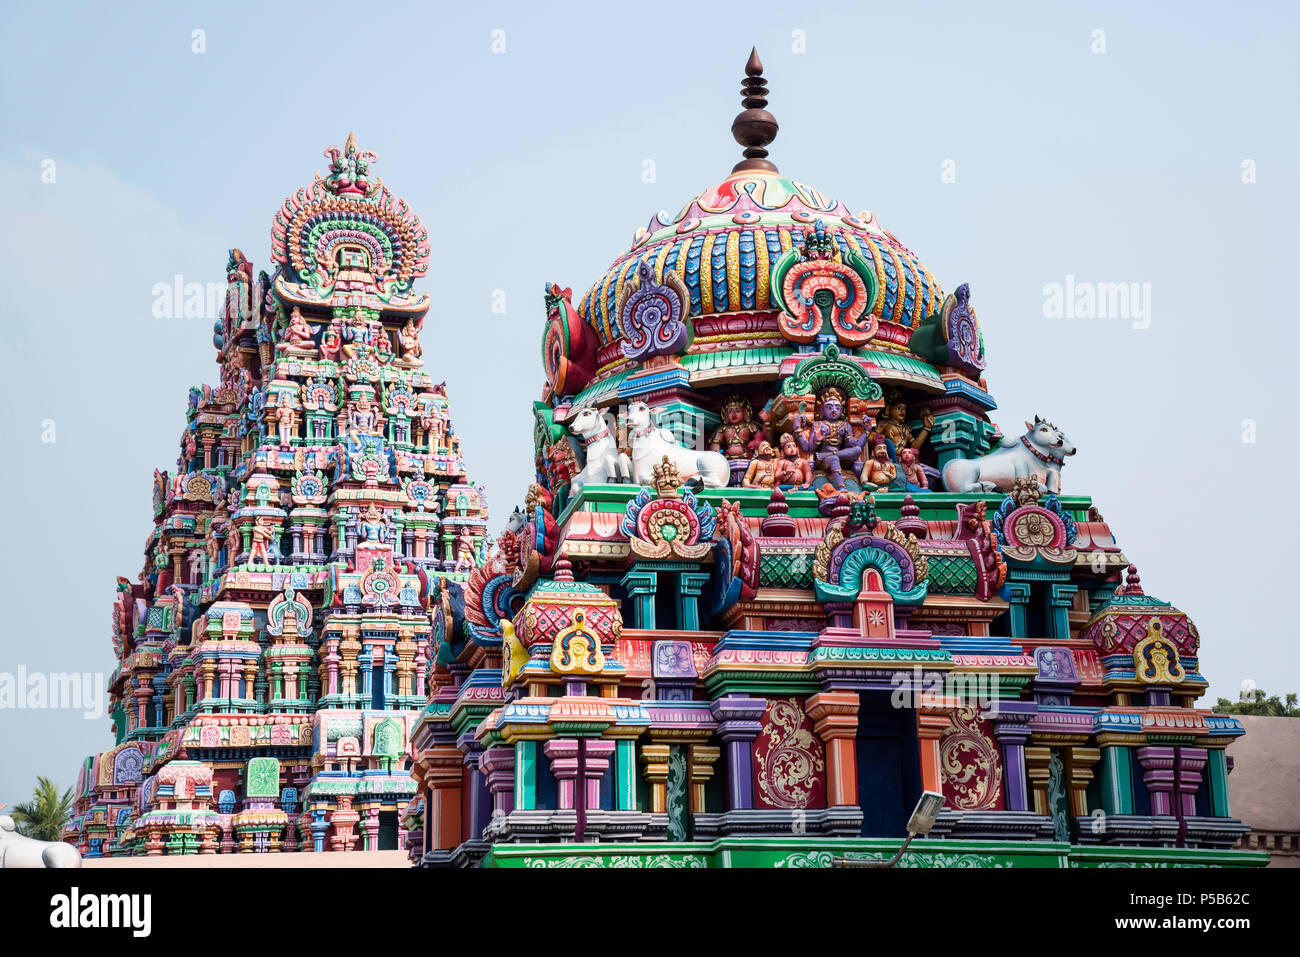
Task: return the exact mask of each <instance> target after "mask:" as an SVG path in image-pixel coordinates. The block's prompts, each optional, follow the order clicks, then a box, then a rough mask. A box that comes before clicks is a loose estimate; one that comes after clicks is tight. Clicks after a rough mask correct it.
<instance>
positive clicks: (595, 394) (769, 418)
mask: <svg viewBox="0 0 1300 957" xmlns="http://www.w3.org/2000/svg"><path fill="white" fill-rule="evenodd" d="M741 97H742V102H741V106H742V109H741V112H740V113H739V115H738V116H736V118H735V120H734V122H733V124H732V134H733V136H734V138H735V140H736V142H737V143H738V144H739V145H740V146H741V147H742V152H741V157H740V160H739V162H737V163H736V165H735V166H734V168H733V169H732V171H731V172H730V174H729V175H727V176H725V178H723V179H722V180H721V182H719V183H718V184H717V185H715V186H711V187H709V188H707V189H705V190H704V191H702V192H700V193H699V194H698V195H696V196H695V197H694V198H693V199H691V200H690V201H689V202H687V203H686V204H685V205H684V206H683V207H682V208H681V209H680V211H679V212H677V213H676V215H669V214H668V213H659V214H658V215H656V216H654V217H653V218H651V220H650V221H649V223H648V224H647V225H646V226H644V227H643V228H640V229H638V230H637V231H636V233H635V235H634V237H633V239H632V243H631V246H630V247H629V248H628V249H626V250H625V251H623V252H622V253H620V254H619V255H618V256H617V258H615V259H614V261H613V264H612V265H611V266H610V267H609V268H608V269H607V270H606V271H605V272H604V273H603V274H602V275H600V276H598V277H597V278H596V279H595V281H594V282H593V283H592V284H591V285H590V287H589V288H587V289H586V291H585V292H583V293H581V294H579V295H577V296H575V295H574V292H573V288H574V287H572V286H569V285H566V284H565V283H563V282H555V283H548V284H547V285H546V287H545V290H544V294H543V303H542V305H543V311H542V313H541V314H540V315H539V317H538V324H539V326H540V327H541V329H540V339H541V345H542V367H543V370H542V371H543V377H542V382H541V383H540V387H539V391H538V393H536V395H538V398H537V400H536V401H534V402H533V403H532V408H531V410H526V409H519V410H518V414H520V415H526V414H531V421H532V425H533V438H534V443H533V448H532V450H531V456H532V461H533V465H534V467H535V481H534V482H533V483H532V484H531V485H530V487H529V488H528V489H527V490H526V491H525V494H524V495H523V497H522V499H521V500H519V501H518V503H517V505H514V506H513V511H512V512H510V513H509V514H508V515H507V514H503V513H502V512H501V511H500V510H498V512H497V515H496V519H495V521H496V522H497V525H496V527H495V534H490V523H489V517H488V512H487V504H488V503H487V501H486V497H485V495H484V492H483V490H482V489H481V488H479V487H478V486H476V485H475V484H474V483H473V482H472V481H470V479H469V476H468V474H467V471H466V467H465V464H464V462H463V461H462V458H461V454H460V442H459V438H458V436H457V434H456V432H455V430H454V428H453V427H452V424H451V411H450V405H449V403H450V399H449V397H448V395H447V390H446V388H445V386H444V385H440V384H437V383H435V382H434V377H436V375H437V372H436V369H432V368H431V366H433V365H436V364H445V363H452V362H455V361H456V359H455V357H454V356H449V355H446V354H443V353H440V352H439V351H438V350H434V349H430V350H429V352H428V353H424V352H423V351H422V338H421V333H422V330H423V323H424V319H425V316H426V314H427V313H428V312H429V309H430V299H429V297H428V296H427V295H424V294H420V293H418V292H417V291H416V288H415V287H416V283H417V280H420V279H424V278H426V274H427V273H428V267H429V237H428V232H427V229H426V228H425V227H424V225H423V224H422V222H421V220H420V218H419V217H418V216H417V215H416V214H415V213H414V212H413V211H412V210H411V209H410V208H409V207H408V206H407V205H406V203H405V202H404V201H403V200H401V199H398V198H397V197H396V196H395V195H394V194H393V193H391V192H390V191H389V189H388V187H387V186H385V185H384V184H383V182H382V181H381V180H380V179H379V178H378V177H377V176H375V174H374V173H373V171H372V168H371V167H372V165H374V164H375V163H376V162H377V157H376V156H375V154H374V153H372V152H369V151H366V150H362V149H360V148H359V147H358V145H357V143H356V140H355V138H354V137H353V136H351V135H349V136H348V139H347V141H346V144H345V146H344V147H342V148H339V147H330V148H329V149H328V150H327V151H326V157H327V159H328V160H329V167H328V171H327V173H326V174H325V175H324V176H321V175H318V176H317V178H316V179H315V180H314V181H313V182H312V183H311V184H310V185H309V186H306V187H304V188H302V189H299V190H297V192H295V193H293V194H292V195H291V196H290V197H289V198H288V199H287V200H285V202H284V205H283V206H282V207H281V209H280V210H279V211H278V212H277V213H276V214H275V216H274V219H273V224H272V234H271V236H272V245H271V254H270V256H271V259H270V265H269V271H262V272H255V270H254V266H253V264H252V263H251V262H250V261H249V260H248V259H247V258H246V257H245V256H244V255H243V254H242V253H241V252H240V251H239V250H232V252H231V255H230V259H229V263H228V266H227V276H228V281H229V293H228V296H227V300H226V305H225V309H224V314H223V316H222V317H221V319H220V320H219V321H218V323H217V325H216V328H215V330H214V344H215V345H216V348H217V363H218V367H219V378H218V383H217V384H216V385H213V386H204V387H202V388H195V389H192V390H191V392H190V400H189V408H188V411H187V415H186V421H185V427H184V430H183V431H182V434H181V441H180V449H181V455H180V458H179V460H178V463H177V467H176V471H175V472H174V474H168V473H166V472H158V473H155V476H154V525H153V528H152V530H151V532H150V535H149V538H148V540H147V543H146V548H145V566H144V568H143V571H142V573H141V574H140V576H139V577H138V579H137V580H136V581H130V580H128V579H125V578H120V579H119V580H118V596H117V600H116V602H115V604H114V605H113V617H112V625H113V627H112V640H113V647H114V651H115V654H116V655H117V658H118V669H117V671H116V672H115V673H114V675H113V677H112V683H111V687H110V692H111V696H112V701H113V712H112V713H113V725H114V732H115V736H116V741H115V744H114V746H113V747H111V748H110V749H108V750H106V751H103V752H101V753H99V754H97V755H95V756H93V757H91V758H88V759H87V760H86V762H85V765H84V767H83V769H82V772H81V776H80V779H79V782H78V785H77V789H76V793H77V803H76V812H77V813H76V816H75V818H74V820H73V822H72V824H71V825H70V826H69V827H68V828H67V830H66V833H65V839H66V840H68V841H69V842H72V843H74V844H76V845H77V846H78V847H80V848H81V850H82V852H83V854H85V855H86V856H90V857H95V856H120V855H172V854H227V853H283V852H291V851H292V852H300V853H326V852H330V853H342V852H348V851H355V850H376V849H395V848H402V849H405V850H407V851H408V852H409V855H410V858H411V860H412V862H413V863H415V864H417V865H423V866H462V867H463V866H491V867H726V866H737V867H741V866H760V867H829V866H833V865H836V864H847V865H848V866H872V865H881V864H885V863H887V862H891V861H893V862H896V863H897V864H898V866H915V867H949V866H998V867H1102V866H1106V867H1110V866H1181V865H1216V866H1220V865H1223V866H1258V865H1260V864H1262V863H1264V862H1265V860H1266V856H1265V855H1261V854H1258V853H1251V852H1245V851H1239V850H1233V847H1234V845H1235V844H1236V843H1237V842H1238V840H1239V838H1240V837H1241V836H1242V835H1243V834H1244V833H1245V832H1246V831H1247V827H1246V825H1245V824H1243V823H1242V822H1241V821H1240V820H1238V819H1236V818H1234V817H1233V816H1232V814H1231V809H1230V807H1229V801H1228V788H1227V775H1228V769H1229V765H1228V761H1227V758H1226V756H1225V748H1226V746H1227V745H1228V744H1229V743H1230V742H1231V741H1232V740H1233V739H1234V738H1235V737H1237V736H1239V735H1241V734H1242V733H1243V728H1242V725H1241V723H1240V722H1239V721H1238V720H1237V719H1236V718H1234V717H1232V716H1229V715H1219V714H1214V713H1212V712H1211V711H1210V710H1209V709H1205V708H1198V707H1197V701H1198V699H1199V698H1200V697H1201V696H1202V695H1203V694H1204V692H1205V690H1206V687H1207V683H1206V681H1205V679H1204V678H1203V677H1202V676H1201V674H1200V673H1199V671H1198V654H1199V647H1200V636H1199V634H1198V633H1197V630H1196V627H1195V625H1194V624H1193V623H1192V621H1191V620H1190V619H1189V618H1188V616H1187V615H1186V614H1184V613H1183V612H1181V611H1179V610H1178V609H1177V608H1175V607H1174V606H1173V605H1171V604H1169V603H1168V602H1165V601H1162V600H1159V599H1157V598H1155V597H1152V596H1149V595H1147V594H1146V593H1145V591H1144V589H1143V587H1142V583H1141V580H1140V576H1139V575H1138V573H1137V570H1136V568H1135V567H1134V566H1133V565H1132V564H1131V563H1130V559H1129V557H1128V556H1126V555H1125V554H1124V552H1123V551H1122V550H1121V547H1120V544H1119V539H1118V538H1117V536H1116V535H1115V533H1114V532H1113V531H1112V529H1111V528H1110V527H1109V525H1108V524H1107V523H1106V521H1105V520H1104V519H1103V518H1102V516H1101V513H1100V512H1099V511H1098V508H1097V507H1096V506H1095V505H1094V503H1093V501H1092V499H1091V498H1090V497H1088V496H1087V495H1085V494H1081V493H1079V492H1077V491H1075V490H1073V489H1071V490H1070V491H1069V492H1067V491H1065V488H1066V487H1067V486H1063V481H1062V478H1063V474H1064V473H1065V472H1066V470H1067V465H1068V463H1069V460H1070V457H1071V456H1073V455H1074V454H1075V452H1076V450H1075V447H1074V446H1073V444H1072V443H1071V442H1070V440H1069V439H1068V437H1067V434H1066V431H1065V427H1064V426H1058V425H1056V424H1055V423H1053V422H1052V421H1050V420H1049V418H1047V417H1045V415H1046V414H1049V413H1050V411H1051V409H1050V405H1051V396H1050V395H1047V396H1044V397H1043V400H1042V401H1043V403H1044V407H1043V408H1042V409H1017V410H1014V411H1013V412H1010V413H1009V414H1008V415H1006V416H1003V417H1002V418H1001V424H1002V427H1001V428H1000V427H999V425H998V424H995V422H994V419H993V415H994V413H995V412H997V405H996V403H995V400H994V397H993V394H992V392H991V391H990V387H989V384H988V383H987V381H986V379H985V373H986V368H987V366H988V365H989V362H990V357H988V356H987V355H986V353H985V348H984V339H983V336H982V334H981V331H980V322H979V319H978V318H977V316H976V312H975V306H974V302H975V297H974V295H973V293H972V286H971V285H969V284H967V283H966V282H964V281H957V280H961V279H963V278H964V277H948V278H947V279H945V281H944V283H942V284H941V282H940V281H939V279H937V278H936V277H935V276H934V275H933V274H932V273H931V272H930V270H929V269H927V268H926V266H925V265H924V264H923V263H922V261H921V260H920V259H919V258H918V257H917V255H916V254H915V253H913V252H912V251H911V250H909V249H908V248H907V247H905V246H904V245H903V244H902V243H901V242H900V241H899V240H898V239H897V238H895V236H894V234H893V233H892V232H890V231H889V230H887V229H885V228H884V227H883V226H882V225H881V224H880V223H879V222H878V221H877V219H876V218H875V216H874V215H873V214H872V213H870V212H868V211H863V210H858V211H854V210H853V209H851V207H849V206H846V205H845V204H844V203H842V202H840V201H838V200H833V199H830V198H828V197H827V196H825V195H824V194H823V193H821V192H820V191H818V190H817V189H814V188H812V187H810V186H807V185H805V184H804V183H803V182H801V181H799V180H797V179H793V178H791V177H790V176H788V175H787V174H786V173H785V172H783V171H780V170H778V168H777V166H776V164H775V162H774V161H773V160H772V159H771V158H769V150H768V148H769V146H771V145H772V143H773V141H774V140H775V139H776V136H777V133H778V124H777V121H776V119H775V117H774V116H773V115H772V113H770V112H769V111H768V109H767V107H768V97H769V91H768V87H767V81H766V80H765V78H764V76H763V66H762V64H761V62H760V61H759V58H758V55H757V53H756V52H755V53H753V54H752V55H751V56H750V59H749V61H748V63H747V64H746V66H745V76H744V79H743V81H742V89H741ZM553 268H554V269H555V270H556V271H557V273H558V272H559V271H561V270H563V268H564V263H563V262H562V261H560V260H559V259H556V261H555V262H554V263H553ZM445 278H446V277H433V281H442V280H443V279H445ZM945 287H946V291H945ZM976 288H978V286H977V284H976ZM990 318H991V319H992V321H1002V320H998V319H993V318H992V317H990ZM435 335H436V332H435ZM429 341H430V337H429V336H424V344H425V345H428V344H429ZM510 347H511V346H510V345H509V344H503V345H502V346H501V348H510ZM1011 371H1012V372H1014V370H1011ZM1067 425H1068V423H1067ZM1089 453H1092V454H1099V453H1098V452H1097V451H1096V450H1084V453H1083V454H1089ZM516 454H518V455H520V456H523V455H526V454H529V453H528V452H527V451H526V450H523V449H519V450H517V453H516ZM913 836H915V837H916V839H915V840H911V838H912V837H913ZM906 841H911V843H910V844H906V843H905V842H906ZM904 848H905V853H903V854H902V856H901V857H897V858H895V855H896V854H898V853H899V852H900V851H901V850H903V849H904Z"/></svg>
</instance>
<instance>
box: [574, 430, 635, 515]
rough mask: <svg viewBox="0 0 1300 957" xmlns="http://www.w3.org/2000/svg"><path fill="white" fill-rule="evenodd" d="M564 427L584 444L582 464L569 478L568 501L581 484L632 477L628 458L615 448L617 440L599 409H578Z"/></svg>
mask: <svg viewBox="0 0 1300 957" xmlns="http://www.w3.org/2000/svg"><path fill="white" fill-rule="evenodd" d="M568 427H569V431H570V432H572V433H573V434H574V435H576V436H578V437H579V438H580V439H582V444H583V445H585V446H586V448H587V462H586V464H585V465H584V466H583V467H582V471H581V472H579V473H578V474H577V475H575V476H574V477H573V478H571V479H570V480H569V501H573V500H575V499H576V498H577V497H578V495H579V494H580V493H581V492H582V487H583V486H584V485H598V484H600V483H602V482H629V481H631V480H632V462H631V461H630V460H629V459H628V457H627V454H626V453H624V452H620V451H619V450H618V443H617V442H616V441H615V440H614V436H613V435H612V434H611V433H610V431H609V426H607V425H606V424H605V419H604V418H603V417H602V416H601V414H600V413H599V412H597V411H596V410H595V409H578V410H577V411H576V412H574V413H573V414H572V415H571V416H570V418H569V422H568Z"/></svg>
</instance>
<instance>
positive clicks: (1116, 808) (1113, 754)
mask: <svg viewBox="0 0 1300 957" xmlns="http://www.w3.org/2000/svg"><path fill="white" fill-rule="evenodd" d="M1219 753H1220V754H1222V752H1219ZM1101 809H1102V810H1103V811H1105V812H1106V813H1107V814H1132V813H1133V751H1132V749H1131V748H1127V747H1125V746H1124V745H1122V744H1109V745H1103V747H1102V749H1101Z"/></svg>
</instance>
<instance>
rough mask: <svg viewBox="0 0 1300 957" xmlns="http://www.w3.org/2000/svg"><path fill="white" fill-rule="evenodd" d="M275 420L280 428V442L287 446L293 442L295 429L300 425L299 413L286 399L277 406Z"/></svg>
mask: <svg viewBox="0 0 1300 957" xmlns="http://www.w3.org/2000/svg"><path fill="white" fill-rule="evenodd" d="M275 421H276V424H277V425H278V426H279V428H280V444H281V445H282V446H284V447H286V448H287V447H288V446H290V445H292V444H293V435H294V430H295V429H296V427H297V425H298V413H297V412H295V411H294V408H293V406H291V405H289V403H288V402H287V401H286V402H285V403H284V404H283V405H281V406H278V407H277V408H276V410H275Z"/></svg>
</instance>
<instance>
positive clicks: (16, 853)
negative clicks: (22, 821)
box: [0, 814, 81, 868]
mask: <svg viewBox="0 0 1300 957" xmlns="http://www.w3.org/2000/svg"><path fill="white" fill-rule="evenodd" d="M80 866H81V852H80V851H79V850H77V849H76V848H75V847H73V846H72V845H71V844H64V843H63V842H62V841H38V840H36V839H35V838H32V837H26V836H25V835H22V834H19V833H18V826H17V825H16V824H15V823H14V819H13V818H12V817H10V816H9V815H8V814H0V868H6V867H80Z"/></svg>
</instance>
